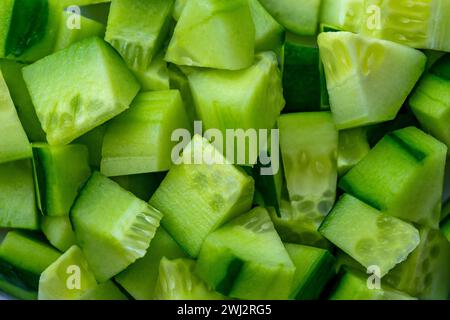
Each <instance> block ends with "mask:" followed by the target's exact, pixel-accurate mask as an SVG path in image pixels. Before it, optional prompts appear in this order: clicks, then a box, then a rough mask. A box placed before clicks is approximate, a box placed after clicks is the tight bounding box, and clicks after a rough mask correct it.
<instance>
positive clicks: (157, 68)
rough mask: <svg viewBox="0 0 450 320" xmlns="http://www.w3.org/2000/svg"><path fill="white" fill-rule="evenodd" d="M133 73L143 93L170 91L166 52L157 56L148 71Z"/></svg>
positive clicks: (161, 52)
mask: <svg viewBox="0 0 450 320" xmlns="http://www.w3.org/2000/svg"><path fill="white" fill-rule="evenodd" d="M133 73H134V75H135V76H136V78H137V79H138V80H139V83H140V84H141V89H142V91H151V90H154V91H158V90H169V89H170V81H169V69H168V68H167V62H166V61H165V60H164V51H160V52H159V53H158V54H156V55H155V57H154V58H153V59H152V62H151V63H150V64H149V66H148V67H147V69H146V70H144V71H135V70H133Z"/></svg>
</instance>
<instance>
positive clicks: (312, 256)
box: [285, 243, 336, 300]
mask: <svg viewBox="0 0 450 320" xmlns="http://www.w3.org/2000/svg"><path fill="white" fill-rule="evenodd" d="M285 247H286V250H287V252H288V253H289V256H290V258H291V259H292V262H293V263H294V265H295V267H296V269H295V275H294V281H293V285H292V293H291V298H293V299H296V300H313V299H318V298H319V296H320V294H321V292H322V291H323V289H324V287H325V286H326V284H327V283H328V282H329V281H330V280H331V278H332V277H333V276H335V274H336V272H335V267H334V263H335V261H336V259H335V258H334V257H333V256H332V255H331V253H330V252H329V251H327V250H323V249H319V248H314V247H307V246H302V245H298V244H291V243H287V244H285Z"/></svg>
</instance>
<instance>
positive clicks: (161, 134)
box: [101, 90, 190, 176]
mask: <svg viewBox="0 0 450 320" xmlns="http://www.w3.org/2000/svg"><path fill="white" fill-rule="evenodd" d="M189 126H190V124H189V123H188V119H187V115H186V112H185V109H184V106H183V101H182V100H181V95H180V92H179V91H178V90H165V91H152V92H145V93H140V94H139V95H138V96H137V97H136V98H135V99H134V101H133V103H132V105H131V107H130V109H129V110H127V111H125V112H124V113H123V114H121V115H120V116H118V117H117V118H115V119H113V120H112V121H111V122H110V123H109V124H108V127H107V129H106V133H105V136H104V138H103V147H102V161H101V172H102V173H103V174H104V175H106V176H120V175H129V174H138V173H147V172H161V171H167V170H169V168H170V167H171V165H172V159H171V153H172V148H173V147H175V145H176V142H175V141H172V139H171V137H172V133H173V132H174V130H176V129H182V128H185V129H186V128H189Z"/></svg>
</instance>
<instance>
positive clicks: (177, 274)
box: [155, 257, 224, 300]
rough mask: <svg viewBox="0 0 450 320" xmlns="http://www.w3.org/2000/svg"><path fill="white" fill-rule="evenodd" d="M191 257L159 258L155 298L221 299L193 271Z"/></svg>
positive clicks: (193, 266)
mask: <svg viewBox="0 0 450 320" xmlns="http://www.w3.org/2000/svg"><path fill="white" fill-rule="evenodd" d="M194 268H195V261H194V260H191V259H176V260H168V259H167V258H166V257H163V258H162V259H161V262H160V265H159V272H158V273H159V275H158V280H157V282H156V287H155V299H156V300H221V299H224V297H223V296H222V295H221V294H219V293H216V292H214V291H212V290H211V289H209V288H208V286H207V285H206V284H205V283H204V282H203V280H201V279H200V278H199V277H198V276H197V275H196V274H195V273H194Z"/></svg>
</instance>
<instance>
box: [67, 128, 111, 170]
mask: <svg viewBox="0 0 450 320" xmlns="http://www.w3.org/2000/svg"><path fill="white" fill-rule="evenodd" d="M105 131H106V124H105V125H102V126H98V127H96V128H94V129H92V130H91V131H89V132H88V133H85V134H84V135H82V136H81V137H79V138H77V139H76V140H75V141H74V143H76V144H83V145H85V146H86V147H87V148H88V150H89V164H90V165H91V167H93V168H96V169H100V162H101V161H102V145H103V137H104V136H105Z"/></svg>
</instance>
